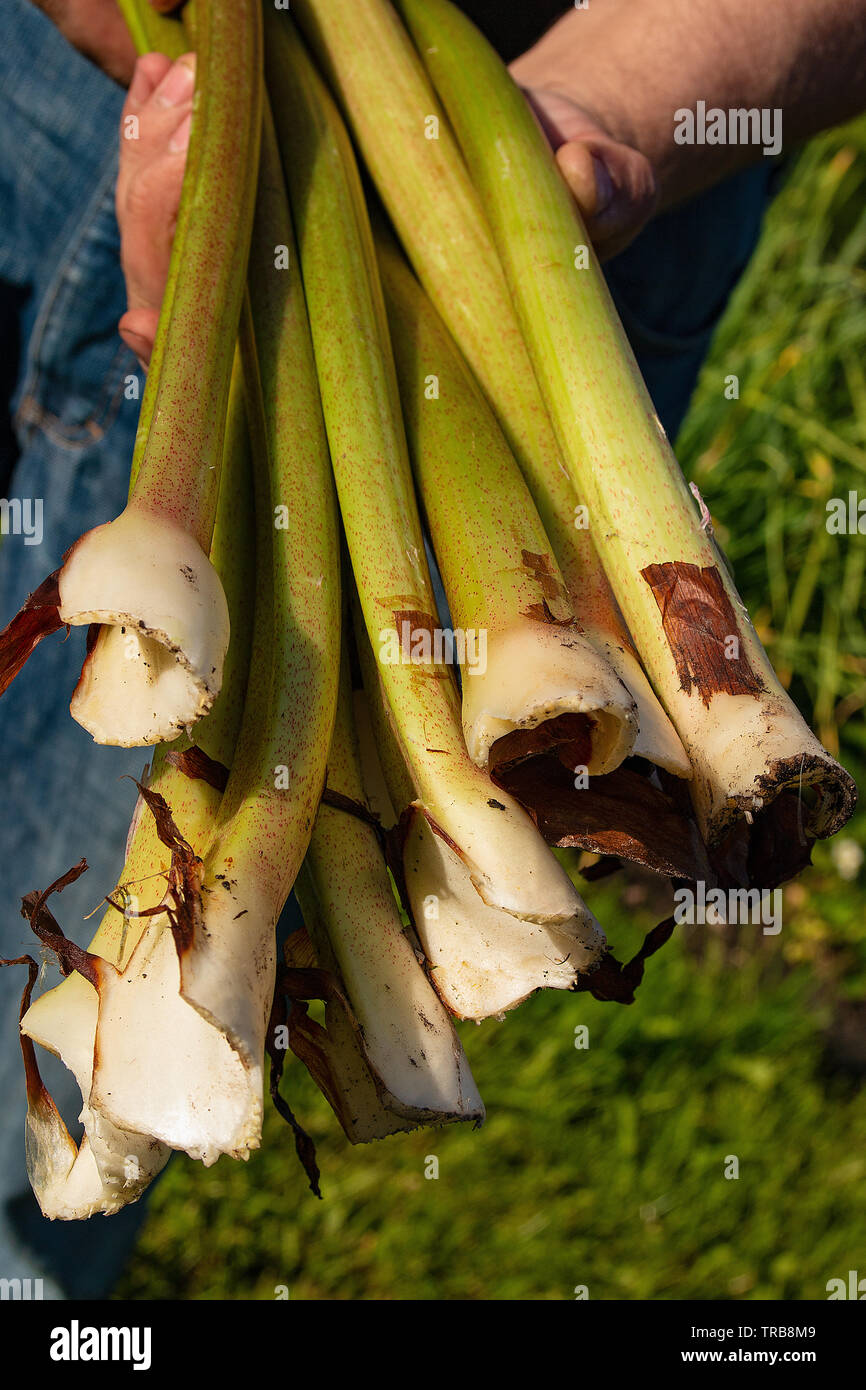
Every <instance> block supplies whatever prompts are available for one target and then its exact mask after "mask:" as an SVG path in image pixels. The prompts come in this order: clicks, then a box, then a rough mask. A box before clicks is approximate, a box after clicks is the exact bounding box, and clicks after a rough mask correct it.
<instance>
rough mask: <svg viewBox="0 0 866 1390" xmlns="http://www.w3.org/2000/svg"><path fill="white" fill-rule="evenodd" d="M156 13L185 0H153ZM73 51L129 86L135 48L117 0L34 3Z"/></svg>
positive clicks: (166, 12) (60, 0) (71, 0)
mask: <svg viewBox="0 0 866 1390" xmlns="http://www.w3.org/2000/svg"><path fill="white" fill-rule="evenodd" d="M150 3H151V5H152V6H153V8H154V9H155V10H159V11H160V13H162V14H168V13H169V12H171V11H172V10H176V9H178V7H179V6H180V4H181V3H182V0H150ZM33 4H35V5H36V7H37V9H40V10H43V11H44V13H45V14H47V16H48V18H49V19H50V20H51V21H52V23H54V24H56V25H57V28H58V29H59V30H60V32H61V34H62V35H63V37H64V38H65V39H67V40H68V42H69V43H71V44H72V47H73V48H77V49H78V51H79V53H83V54H84V56H85V58H89V59H90V61H91V62H92V63H95V64H96V66H97V67H99V68H102V70H103V72H106V73H107V74H108V76H109V77H113V78H114V80H115V82H119V83H120V85H121V86H122V87H128V86H129V83H130V80H131V78H132V73H133V70H134V68H135V46H134V44H133V42H132V39H131V38H130V36H129V30H128V29H127V27H126V24H125V22H124V19H123V16H122V14H121V13H120V10H119V8H118V6H117V0H33Z"/></svg>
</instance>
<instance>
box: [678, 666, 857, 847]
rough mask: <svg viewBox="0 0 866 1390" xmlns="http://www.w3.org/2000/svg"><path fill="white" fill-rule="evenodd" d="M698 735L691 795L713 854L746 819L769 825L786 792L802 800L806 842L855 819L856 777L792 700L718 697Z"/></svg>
mask: <svg viewBox="0 0 866 1390" xmlns="http://www.w3.org/2000/svg"><path fill="white" fill-rule="evenodd" d="M699 734H700V737H699V740H696V742H695V747H694V748H692V749H691V755H692V762H693V764H694V767H695V779H694V782H693V784H692V796H693V799H694V803H695V810H696V813H697V817H698V823H699V825H700V828H701V831H702V833H703V835H704V837H705V839H706V841H707V844H708V845H709V846H710V848H711V849H712V848H714V847H715V846H717V845H718V844H720V843H721V842H722V841H723V840H724V839H725V838H726V837H727V836H728V834H729V833H730V832H731V831H732V830H733V829H734V828H735V827H736V826H737V824H738V823H741V822H742V821H743V820H744V819H745V820H747V821H748V820H750V819H751V820H753V821H754V820H757V819H758V818H759V817H760V818H762V819H766V817H767V815H768V813H769V812H770V811H771V808H772V807H773V806H774V805H777V804H781V800H782V794H783V793H793V794H794V795H795V796H796V797H797V799H798V803H799V810H798V821H799V827H800V830H801V831H802V836H803V838H804V844H805V841H806V840H809V841H811V840H816V839H825V838H826V837H827V836H829V835H835V834H836V832H837V831H839V830H841V829H842V826H843V825H845V823H846V821H848V820H849V819H850V817H851V815H852V813H853V811H854V807H855V805H856V802H857V787H856V784H855V782H854V779H853V778H852V777H851V776H850V775H849V774H848V773H847V772H846V771H845V769H844V768H843V767H841V766H840V765H839V763H837V762H836V760H835V758H832V757H831V756H830V754H829V753H828V752H827V751H826V749H825V748H823V747H822V746H821V744H820V743H819V741H818V739H817V738H816V737H815V735H814V734H813V733H812V731H811V730H810V729H809V727H808V726H807V724H806V723H805V721H804V720H803V718H802V717H801V716H800V714H799V713H798V711H797V710H796V709H795V707H794V706H793V705H792V704H791V702H790V700H788V698H787V697H786V696H783V695H781V694H780V695H779V696H777V695H776V694H775V693H774V692H773V691H766V692H764V693H762V694H761V695H760V696H759V697H758V698H754V697H753V696H750V695H728V694H724V693H722V694H717V695H715V696H714V697H713V698H712V700H711V703H710V706H709V709H708V711H707V717H706V718H705V719H703V720H702V721H701V724H700V728H699ZM722 772H723V773H724V777H723V778H722V776H721V773H722ZM804 862H807V861H804Z"/></svg>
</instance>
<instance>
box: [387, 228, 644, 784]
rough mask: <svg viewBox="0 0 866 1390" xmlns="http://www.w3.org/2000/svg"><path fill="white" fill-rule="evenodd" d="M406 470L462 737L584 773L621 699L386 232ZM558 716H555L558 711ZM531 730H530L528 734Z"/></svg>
mask: <svg viewBox="0 0 866 1390" xmlns="http://www.w3.org/2000/svg"><path fill="white" fill-rule="evenodd" d="M377 251H378V257H379V269H380V274H381V277H382V287H383V289H384V291H385V299H386V304H387V309H388V319H389V324H390V329H391V339H392V343H393V346H394V357H395V362H396V365H397V375H398V378H399V383H400V393H401V399H402V401H403V415H404V420H405V424H406V431H407V435H408V439H409V446H410V454H411V457H412V468H413V472H414V474H415V480H416V483H417V486H418V492H419V496H420V498H421V501H422V504H423V507H424V511H425V513H426V516H427V521H428V524H429V527H430V533H431V536H432V539H433V548H434V550H435V553H436V558H437V561H438V564H439V568H440V571H441V573H442V579H443V583H444V586H445V593H446V596H447V599H448V606H449V610H450V613H451V618H452V621H453V623H454V624H455V629H456V634H457V638H458V643H457V650H458V651H459V652H460V660H461V672H462V696H463V732H464V735H465V738H466V746H467V748H468V750H469V753H470V756H471V757H472V758H473V759H474V761H476V762H478V763H479V764H480V765H481V766H486V765H487V762H488V758H489V759H490V760H491V761H495V758H496V753H497V746H498V740H501V739H503V738H509V740H510V747H511V751H512V753H514V752H516V751H517V749H516V746H515V739H518V740H521V741H522V742H521V748H520V751H521V753H522V754H523V755H524V756H525V755H526V754H527V752H528V751H529V748H528V746H527V744H526V742H525V740H526V739H527V738H530V739H531V740H532V741H533V742H532V746H533V747H540V745H539V743H538V740H539V739H540V738H542V737H543V738H544V740H545V742H544V745H543V748H544V752H545V753H548V752H549V751H550V748H551V747H553V746H554V745H555V744H556V742H557V740H556V738H555V737H554V732H553V730H552V729H551V731H550V732H549V733H548V734H547V735H543V734H542V732H541V730H540V729H539V726H542V725H544V724H545V723H546V722H547V721H552V720H558V721H559V723H558V726H557V727H558V728H559V730H560V739H559V741H560V743H561V745H562V746H563V750H564V751H563V756H567V751H566V748H565V745H566V744H567V745H568V748H569V749H571V750H573V762H574V763H575V764H580V765H581V766H586V767H587V769H588V771H589V772H590V773H593V774H599V773H605V772H610V771H613V769H614V768H615V767H617V766H618V765H619V763H620V762H621V761H622V760H623V758H624V757H625V756H626V755H627V754H628V753H629V751H630V750H631V747H632V745H633V743H634V738H635V733H636V729H637V720H636V711H635V707H634V704H633V701H632V699H631V697H630V695H629V694H628V692H627V691H626V690H625V688H624V687H623V685H622V684H621V682H620V681H619V680H618V679H617V677H616V676H615V675H614V672H613V670H612V668H611V667H610V666H609V665H608V664H607V663H606V662H605V660H604V658H603V657H601V656H600V655H599V653H598V652H597V651H596V650H595V649H594V648H593V647H592V646H591V645H590V644H589V643H588V642H586V641H585V639H584V638H583V637H582V636H581V633H580V628H579V627H578V626H577V624H576V622H575V615H574V610H573V608H572V605H571V601H570V599H569V595H568V591H567V589H566V587H565V583H564V581H563V577H562V574H561V571H560V569H559V566H558V564H557V563H556V558H555V556H554V554H553V551H552V548H551V545H550V541H549V540H548V537H547V534H546V532H545V530H544V527H543V526H542V524H541V519H540V517H539V515H538V512H537V511H536V508H535V505H534V503H533V501H532V497H531V495H530V493H529V489H528V488H527V486H526V483H525V482H524V479H523V476H522V474H521V472H520V470H519V468H518V467H517V464H516V463H515V461H514V456H513V454H512V453H511V450H510V449H509V447H508V444H507V443H506V440H505V438H504V436H503V434H502V431H501V430H500V428H499V426H498V424H497V423H496V419H495V417H494V416H493V413H492V411H491V410H490V407H489V406H488V404H487V402H486V400H485V399H484V396H483V395H482V393H481V391H480V390H479V388H478V386H477V384H476V382H475V380H474V378H473V377H472V375H471V373H470V372H469V370H468V368H467V367H466V365H465V363H464V362H463V359H462V358H461V357H460V354H459V353H458V351H457V348H456V347H455V345H454V342H453V340H452V338H451V337H450V335H449V334H448V331H447V329H446V328H445V325H444V324H443V323H442V321H441V319H440V318H439V316H438V314H437V313H436V311H435V309H434V308H433V306H432V304H431V303H430V301H429V299H428V298H427V295H426V294H425V293H424V291H423V289H422V288H421V286H420V285H419V284H418V281H417V280H416V279H415V277H414V276H413V274H412V272H411V271H410V270H409V268H408V266H407V265H406V263H405V261H404V260H403V257H402V255H401V254H400V252H399V251H398V250H397V248H396V247H395V245H394V244H393V242H392V241H391V239H390V238H388V237H386V236H384V235H380V237H379V238H378V242H377ZM562 716H568V717H567V718H566V719H562ZM533 731H537V732H533Z"/></svg>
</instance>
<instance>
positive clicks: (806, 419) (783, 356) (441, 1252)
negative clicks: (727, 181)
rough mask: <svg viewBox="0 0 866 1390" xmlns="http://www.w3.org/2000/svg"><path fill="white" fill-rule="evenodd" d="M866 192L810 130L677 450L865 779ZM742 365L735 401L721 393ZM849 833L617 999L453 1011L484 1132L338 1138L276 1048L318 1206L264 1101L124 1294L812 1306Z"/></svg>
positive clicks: (844, 1249) (843, 1207)
mask: <svg viewBox="0 0 866 1390" xmlns="http://www.w3.org/2000/svg"><path fill="white" fill-rule="evenodd" d="M864 188H866V123H863V122H861V123H859V124H856V125H853V126H851V127H849V128H848V129H846V130H843V131H838V132H833V133H832V134H830V135H828V136H826V137H824V138H822V139H820V140H817V141H815V142H813V144H812V145H811V146H810V147H809V148H808V149H807V150H806V151H804V153H803V155H802V156H801V158H800V160H799V162H798V166H797V168H796V171H795V173H794V175H793V176H792V177H791V178H790V179H789V181H788V183H787V185H786V187H785V189H784V190H783V191H782V193H781V194H780V196H779V198H778V199H777V201H776V203H775V205H774V207H773V208H772V210H771V211H770V213H769V215H768V218H767V223H766V229H765V233H764V236H763V239H762V242H761V245H760V247H759V250H758V252H757V255H756V257H755V259H754V262H753V264H752V267H751V268H750V270H749V272H748V273H747V275H746V277H745V278H744V280H743V282H742V284H741V285H740V287H739V288H738V290H737V293H736V295H735V297H734V299H733V300H732V302H731V305H730V306H729V310H728V313H727V315H726V317H725V320H724V322H723V324H722V325H721V327H720V329H719V332H718V334H717V335H716V340H715V343H714V346H713V350H712V353H711V356H710V358H709V360H708V362H707V364H706V367H705V370H704V372H703V374H702V378H701V381H700V384H699V387H698V390H697V393H696V396H695V400H694V403H693V408H692V410H691V412H690V415H689V418H688V420H687V421H686V424H685V425H684V428H683V431H682V435H681V439H680V449H679V452H680V457H681V459H682V462H683V466H684V468H685V469H686V471H687V473H688V474H689V475H690V476H691V477H693V478H694V479H695V480H696V481H697V482H698V485H699V487H700V489H701V492H702V494H703V496H704V498H705V500H706V501H707V503H708V505H709V507H710V509H711V512H712V515H713V520H714V523H715V525H716V528H717V533H718V535H719V537H720V539H721V541H722V544H723V545H724V546H725V548H726V550H727V552H728V554H729V556H730V559H731V562H732V564H733V566H734V568H735V571H736V575H737V580H738V584H739V587H740V589H741V592H742V593H743V596H744V598H745V599H746V601H747V603H748V605H749V607H750V610H751V612H752V614H753V616H754V618H755V620H756V624H757V626H758V628H759V631H760V632H761V634H762V636H763V637H764V639H765V640H766V641H767V643H768V645H769V647H770V650H771V654H772V656H773V658H774V660H775V662H776V663H777V666H778V667H779V669H780V671H781V674H782V676H783V678H784V679H785V680H786V681H788V682H790V688H791V690H792V693H793V694H794V695H795V697H796V698H797V699H798V701H799V702H800V704H801V706H802V707H803V709H804V711H805V712H806V713H807V714H808V715H810V717H812V718H813V719H814V721H815V723H816V726H817V727H818V728H819V730H820V732H821V734H822V736H823V738H824V740H825V742H827V743H829V744H830V745H831V746H834V747H835V746H836V739H837V731H838V734H839V742H840V743H841V749H842V753H843V757H844V759H845V761H846V762H847V763H848V765H849V766H850V767H851V769H852V771H855V773H856V772H858V771H861V770H862V768H863V766H864V763H866V734H864V727H863V720H862V706H863V703H864V701H866V633H864V618H863V611H862V590H863V573H864V562H866V537H838V536H831V535H830V534H829V533H828V532H827V530H826V526H825V524H824V523H825V515H826V513H825V504H826V501H827V499H828V498H830V497H834V496H846V495H847V492H848V490H849V489H857V488H859V489H860V491H861V494H862V495H863V496H866V478H864V473H866V272H864V270H863V268H862V267H863V264H864V251H866V199H864V197H863V192H864ZM731 374H735V375H737V376H738V378H739V383H740V395H739V400H733V401H732V400H728V399H726V398H725V394H724V381H725V378H726V377H728V376H729V375H731ZM845 837H846V839H847V840H848V842H849V844H848V847H847V848H848V861H849V862H848V863H847V864H846V863H845V862H844V858H845V856H844V850H843V853H842V855H841V856H840V852H839V850H838V849H836V850H833V849H832V848H831V847H830V846H826V845H822V846H819V847H818V849H817V851H816V855H815V859H816V865H815V868H813V869H812V870H810V871H808V873H806V874H805V875H804V876H803V878H802V879H801V881H800V882H799V883H796V884H793V885H789V886H788V887H787V888H786V889H785V916H784V928H783V931H782V934H781V935H780V936H778V937H763V936H762V935H761V933H760V929H759V928H757V927H751V928H749V927H747V928H740V929H739V930H738V932H737V934H736V938H735V939H732V940H731V939H725V938H724V937H723V936H722V935H721V934H718V933H714V932H713V931H708V930H706V929H702V930H701V929H699V930H697V931H696V932H693V933H692V934H691V935H688V934H687V933H686V934H684V932H683V931H680V932H678V933H677V934H676V935H675V938H674V939H673V940H672V941H671V942H670V943H669V944H668V945H667V946H666V947H665V948H664V949H663V950H662V951H661V952H660V953H659V954H658V955H657V956H655V957H653V959H652V960H651V961H650V962H649V964H648V968H647V974H646V978H645V980H644V982H643V984H642V986H641V988H640V990H639V993H638V1000H637V1003H636V1004H635V1005H634V1006H632V1007H630V1008H621V1007H619V1006H614V1005H602V1004H599V1003H597V1002H596V1001H594V1000H593V999H591V998H589V997H588V996H586V995H560V994H556V995H554V994H545V995H539V996H536V997H535V998H534V999H532V1000H530V1001H528V1002H527V1003H526V1004H524V1005H523V1006H522V1007H521V1008H520V1009H519V1010H518V1011H517V1012H516V1013H514V1014H512V1015H510V1016H509V1017H508V1018H507V1019H506V1020H505V1021H504V1022H502V1023H499V1022H495V1021H490V1022H487V1023H485V1024H484V1025H482V1026H481V1027H480V1028H475V1027H472V1026H471V1025H464V1026H463V1027H462V1028H461V1033H462V1036H463V1041H464V1044H465V1047H466V1050H467V1052H468V1055H469V1058H470V1061H471V1063H472V1067H473V1071H474V1073H475V1076H476V1079H477V1081H478V1083H479V1086H480V1088H481V1091H482V1094H483V1095H484V1097H485V1101H486V1104H487V1107H488V1115H489V1118H488V1120H487V1123H486V1124H485V1126H484V1127H483V1128H482V1129H481V1130H480V1131H477V1132H473V1131H468V1130H465V1129H446V1130H441V1131H424V1132H420V1133H416V1134H413V1135H409V1136H405V1137H400V1138H394V1139H390V1140H387V1141H384V1142H383V1143H380V1144H377V1145H373V1146H370V1147H367V1148H358V1149H354V1150H353V1149H352V1148H351V1146H350V1145H348V1144H347V1143H346V1141H345V1140H344V1139H343V1137H342V1134H341V1133H340V1131H339V1129H338V1127H337V1125H336V1122H335V1121H334V1119H333V1117H332V1116H331V1114H330V1111H329V1110H328V1108H327V1106H326V1104H325V1102H324V1101H323V1100H322V1098H321V1096H320V1095H319V1094H318V1092H317V1091H316V1090H315V1087H314V1086H313V1084H312V1082H311V1081H310V1079H309V1077H307V1075H306V1074H305V1073H304V1072H303V1069H302V1068H301V1067H300V1066H299V1065H298V1064H294V1065H292V1066H290V1068H289V1070H288V1072H287V1076H286V1079H285V1082H284V1090H285V1091H286V1092H287V1094H288V1095H289V1098H290V1102H291V1104H292V1105H293V1106H294V1108H295V1110H296V1113H297V1114H298V1115H299V1117H300V1118H301V1120H302V1121H303V1123H304V1124H305V1125H306V1126H307V1127H308V1128H309V1130H310V1132H311V1133H312V1135H313V1137H314V1139H315V1140H316V1143H317V1146H318V1154H319V1162H320V1164H321V1168H322V1175H323V1182H322V1185H323V1191H324V1201H323V1202H317V1201H316V1200H315V1199H314V1198H313V1197H312V1196H311V1195H310V1193H309V1192H308V1191H307V1189H306V1184H305V1180H304V1178H303V1176H302V1174H301V1172H300V1169H299V1166H298V1164H297V1162H296V1159H295V1156H294V1151H293V1144H292V1141H291V1136H290V1134H289V1133H288V1131H287V1130H285V1128H284V1127H283V1126H282V1124H281V1122H280V1121H279V1120H278V1119H277V1118H276V1117H275V1116H274V1115H273V1114H270V1115H269V1116H268V1119H267V1122H266V1125H265V1135H264V1147H263V1149H262V1150H261V1151H260V1152H259V1153H257V1154H256V1155H255V1156H254V1157H253V1158H252V1159H251V1160H250V1162H249V1164H248V1165H244V1164H235V1163H231V1162H230V1161H229V1160H227V1159H223V1160H221V1161H220V1163H219V1164H218V1165H216V1166H215V1167H214V1168H212V1169H210V1170H204V1169H202V1168H201V1167H199V1166H198V1165H195V1164H193V1163H191V1162H189V1161H188V1160H186V1159H183V1158H180V1159H176V1160H175V1161H174V1162H173V1163H172V1165H171V1166H170V1169H169V1171H168V1173H167V1174H166V1176H165V1178H164V1179H163V1180H162V1181H161V1182H160V1183H159V1185H158V1186H157V1189H156V1191H155V1192H154V1194H153V1197H152V1201H151V1207H150V1214H149V1217H148V1220H147V1223H146V1225H145V1227H144V1231H143V1235H142V1237H141V1240H140V1242H139V1246H138V1249H137V1252H136V1254H135V1255H134V1257H133V1259H132V1260H131V1262H130V1264H129V1266H128V1269H127V1271H126V1273H125V1275H124V1277H123V1279H122V1280H121V1283H120V1285H119V1287H118V1290H117V1296H118V1297H124V1298H178V1297H180V1298H230V1299H248V1298H253V1299H271V1298H273V1297H274V1296H275V1290H276V1288H277V1286H280V1285H287V1286H288V1288H289V1290H290V1296H291V1298H301V1299H304V1298H306V1299H309V1298H317V1299H352V1298H358V1299H363V1298H374V1299H522V1298H526V1299H571V1298H573V1297H574V1296H575V1292H574V1291H575V1288H576V1286H580V1285H585V1286H587V1288H588V1291H589V1296H590V1298H622V1299H631V1298H661V1299H682V1298H700V1299H720V1298H721V1299H725V1298H737V1299H764V1298H788V1299H810V1298H819V1299H820V1298H824V1297H826V1284H827V1281H828V1280H829V1279H831V1278H835V1277H843V1278H844V1277H846V1276H847V1271H848V1270H849V1269H853V1268H856V1269H859V1270H860V1272H861V1274H866V1107H864V1101H863V1095H862V1074H863V1073H864V1072H866V1038H864V1028H866V1023H864V1021H863V1017H861V1019H860V1025H859V1027H860V1032H859V1033H858V1034H857V1036H858V1037H859V1038H861V1040H862V1046H863V1054H862V1057H861V1058H860V1060H859V1062H858V1060H857V1056H856V1053H857V1049H856V1047H855V1048H854V1051H853V1053H852V1051H851V1047H850V1046H848V1048H847V1050H846V1049H844V1048H843V1049H842V1052H841V1053H840V1050H839V1047H838V1046H834V1045H833V1039H834V1038H835V1037H837V1036H838V1021H839V1011H840V1009H841V1008H842V1007H843V1006H845V1005H846V1004H848V1005H851V1006H852V1007H856V1004H857V1001H859V1000H861V999H863V998H864V997H866V943H864V933H863V922H864V903H866V894H864V888H863V875H862V873H861V874H860V881H859V882H858V881H857V876H856V862H855V863H854V864H853V867H852V863H851V853H852V851H853V844H855V843H857V842H859V843H860V844H864V843H866V822H864V819H863V818H862V817H861V818H860V819H858V820H857V821H856V822H855V823H854V825H853V826H852V828H851V829H850V831H846V832H845ZM852 842H853V843H852ZM853 852H854V853H855V854H856V851H853ZM837 864H838V865H839V866H841V867H842V868H843V869H844V871H845V872H846V873H847V874H851V873H852V872H853V873H854V875H855V876H854V877H853V878H851V879H844V878H842V877H841V876H840V874H839V872H837V868H836V865H837ZM658 893H659V889H658V885H656V884H653V883H652V882H650V881H649V880H648V879H646V878H633V879H630V880H628V881H627V882H624V881H623V880H622V879H610V880H607V881H605V882H603V883H599V884H596V885H594V886H593V887H592V888H591V889H588V890H587V893H586V896H587V898H588V899H589V901H590V902H591V904H592V905H593V907H594V909H595V911H596V913H597V914H598V916H599V917H600V919H601V921H602V922H603V923H604V924H605V926H606V928H607V930H608V934H609V936H610V938H611V940H612V942H613V943H614V946H615V948H616V950H617V953H618V954H619V955H620V956H621V957H625V956H626V955H628V954H629V953H630V952H631V950H633V949H634V948H635V946H636V945H637V943H638V941H639V940H640V937H641V933H642V931H645V930H647V929H648V928H649V927H650V926H652V925H653V924H654V922H655V921H657V920H658V919H659V917H660V916H663V915H665V912H666V910H667V909H666V907H665V906H664V903H663V902H662V901H661V900H659V899H658ZM659 908H661V910H659ZM864 1015H866V1010H864ZM582 1024H583V1025H586V1026H587V1027H588V1029H589V1047H588V1048H586V1049H582V1050H579V1049H577V1048H576V1047H575V1028H576V1027H578V1026H579V1025H582ZM855 1031H856V1030H855ZM858 1067H860V1071H858ZM731 1155H733V1156H735V1157H736V1158H737V1160H738V1162H739V1177H738V1178H728V1177H726V1176H725V1169H726V1163H727V1162H728V1157H729V1156H731ZM428 1156H435V1157H437V1158H438V1160H439V1176H438V1178H435V1179H433V1178H427V1177H425V1165H426V1159H427V1157H428Z"/></svg>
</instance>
